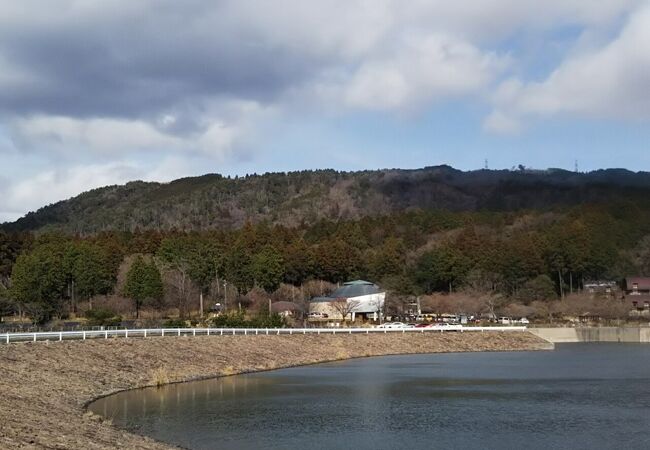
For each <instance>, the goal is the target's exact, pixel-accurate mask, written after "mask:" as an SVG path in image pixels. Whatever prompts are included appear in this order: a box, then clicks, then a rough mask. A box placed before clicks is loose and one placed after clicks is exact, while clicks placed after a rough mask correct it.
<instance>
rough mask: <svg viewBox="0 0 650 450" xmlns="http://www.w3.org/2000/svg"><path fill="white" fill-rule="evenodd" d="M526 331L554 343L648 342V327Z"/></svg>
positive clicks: (533, 329) (538, 329)
mask: <svg viewBox="0 0 650 450" xmlns="http://www.w3.org/2000/svg"><path fill="white" fill-rule="evenodd" d="M528 331H530V332H531V333H533V334H534V335H536V336H539V337H541V338H542V339H546V340H547V341H549V342H553V343H554V344H559V343H564V342H643V343H650V327H649V328H642V327H629V328H628V327H579V328H529V329H528Z"/></svg>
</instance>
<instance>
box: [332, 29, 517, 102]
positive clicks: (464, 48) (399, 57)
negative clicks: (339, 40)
mask: <svg viewBox="0 0 650 450" xmlns="http://www.w3.org/2000/svg"><path fill="white" fill-rule="evenodd" d="M506 64H507V58H505V57H499V56H497V55H496V54H494V53H492V52H481V51H480V50H479V49H477V48H476V47H474V46H473V45H471V44H470V43H468V42H464V41H462V40H458V39H456V38H453V37H451V36H447V35H439V34H428V35H426V36H420V35H409V36H405V37H404V39H403V42H400V43H399V45H397V46H395V48H394V49H393V51H392V52H391V54H390V55H387V56H385V57H381V58H378V59H375V60H370V61H367V62H365V63H364V64H362V65H361V67H360V68H359V69H358V70H357V71H356V73H354V75H353V76H352V77H351V80H350V81H349V82H348V84H347V86H345V87H344V92H345V94H344V95H345V101H346V103H347V104H348V105H350V106H353V107H361V108H368V109H388V110H390V109H400V108H410V107H413V106H418V105H426V104H429V103H430V102H432V101H436V100H439V99H441V98H447V97H451V96H458V95H465V94H468V93H472V92H475V91H478V90H479V89H481V88H483V87H485V86H486V85H487V84H488V83H489V82H490V81H491V80H492V79H494V77H495V76H496V74H498V73H499V71H501V70H502V69H503V68H504V67H505V66H506Z"/></svg>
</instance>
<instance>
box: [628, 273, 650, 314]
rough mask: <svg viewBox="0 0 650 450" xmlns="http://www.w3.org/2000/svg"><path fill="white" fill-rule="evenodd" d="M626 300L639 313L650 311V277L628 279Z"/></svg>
mask: <svg viewBox="0 0 650 450" xmlns="http://www.w3.org/2000/svg"><path fill="white" fill-rule="evenodd" d="M624 288H625V300H626V301H627V302H629V303H630V306H631V307H632V308H634V309H635V310H637V311H650V277H627V278H626V279H625V286H624Z"/></svg>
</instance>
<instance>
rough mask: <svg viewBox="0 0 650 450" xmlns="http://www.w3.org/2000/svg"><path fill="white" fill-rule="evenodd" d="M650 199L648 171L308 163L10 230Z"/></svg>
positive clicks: (113, 190) (80, 201) (145, 195)
mask: <svg viewBox="0 0 650 450" xmlns="http://www.w3.org/2000/svg"><path fill="white" fill-rule="evenodd" d="M610 202H617V203H620V202H623V204H627V203H629V205H631V206H633V205H635V204H636V205H638V206H642V205H644V206H647V205H648V204H649V203H650V173H648V172H630V171H627V170H623V169H607V170H598V171H594V172H589V173H575V172H569V171H565V170H561V169H548V170H528V169H524V168H522V169H520V170H477V171H470V172H463V171H459V170H456V169H453V168H451V167H449V166H436V167H425V168H423V169H415V170H401V169H387V170H372V171H359V172H337V171H334V170H309V171H300V172H289V173H268V174H264V175H247V176H244V177H235V178H230V177H224V176H221V175H216V174H208V175H203V176H199V177H191V178H182V179H179V180H175V181H172V182H170V183H153V182H143V181H134V182H130V183H127V184H126V185H123V186H107V187H103V188H99V189H94V190H91V191H88V192H85V193H83V194H80V195H78V196H76V197H74V198H71V199H69V200H64V201H60V202H58V203H55V204H52V205H49V206H45V207H43V208H41V209H39V210H38V211H36V212H31V213H29V214H27V215H26V216H25V217H23V218H21V219H18V220H17V221H16V222H13V223H5V224H3V225H2V226H1V228H2V229H4V230H7V231H17V230H21V231H28V230H29V231H64V232H71V233H82V234H90V233H95V232H98V231H105V230H127V231H132V230H135V229H136V228H139V229H172V228H175V229H179V230H208V229H230V228H236V227H240V226H242V225H243V224H244V223H245V222H246V221H252V222H258V221H262V220H267V221H269V222H271V223H278V224H283V225H287V226H296V225H299V224H301V223H314V222H316V221H318V220H321V219H329V220H339V219H341V220H346V219H358V218H360V217H364V216H376V215H385V214H390V213H396V212H401V211H407V210H411V209H443V210H450V211H477V210H490V211H515V210H521V209H535V210H544V209H551V208H556V207H563V206H572V205H577V204H584V203H610Z"/></svg>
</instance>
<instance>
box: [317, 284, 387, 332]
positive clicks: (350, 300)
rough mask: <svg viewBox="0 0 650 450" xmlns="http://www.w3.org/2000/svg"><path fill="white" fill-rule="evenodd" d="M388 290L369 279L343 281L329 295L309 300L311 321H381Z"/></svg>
mask: <svg viewBox="0 0 650 450" xmlns="http://www.w3.org/2000/svg"><path fill="white" fill-rule="evenodd" d="M385 299H386V292H385V291H383V290H382V289H381V288H380V287H379V286H377V285H376V284H374V283H371V282H369V281H364V280H356V281H349V282H347V283H343V285H342V286H341V287H339V288H338V289H336V290H335V291H334V292H332V293H331V294H330V295H328V296H323V297H314V298H312V299H311V300H310V302H309V320H310V321H326V322H332V321H337V322H340V321H343V320H346V321H347V320H349V321H351V322H354V321H355V320H357V319H358V318H361V320H363V321H379V319H380V317H381V316H382V314H383V311H384V301H385Z"/></svg>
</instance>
